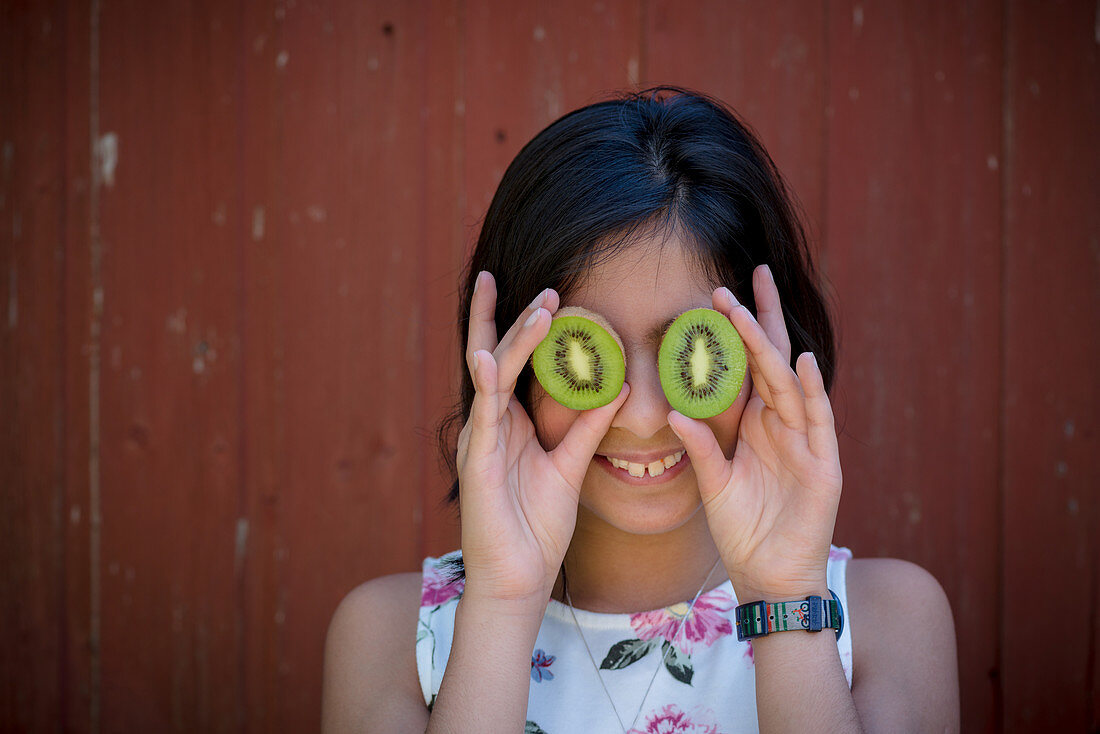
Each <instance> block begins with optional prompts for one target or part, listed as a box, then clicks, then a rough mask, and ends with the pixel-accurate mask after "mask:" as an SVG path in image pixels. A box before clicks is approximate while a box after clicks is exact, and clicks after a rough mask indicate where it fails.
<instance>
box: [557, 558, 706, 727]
mask: <svg viewBox="0 0 1100 734" xmlns="http://www.w3.org/2000/svg"><path fill="white" fill-rule="evenodd" d="M721 560H722V557H721V556H719V557H718V558H717V559H716V560H715V561H714V565H713V566H711V567H710V570H709V571H707V577H706V578H705V579H703V585H702V586H700V587H699V590H698V591H697V592H695V596H694V597H693V598H692V600H691V604H690V605H689V606H688V610H687V613H685V614H684V616H683V617H681V618H680V621H679V622H678V623H677V624H676V631H675V632H673V633H672V639H671V640H669V646H668V647H667V648H665V651H664V653H663V654H662V655H661V659H660V660H659V661H657V669H656V670H654V671H653V676H652V677H650V679H649V685H648V686H646V689H645V693H643V694H642V701H641V703H639V704H638V711H637V712H636V713H635V714H634V718H633V720H631V722H630V730H633V729H634V725H635V724H637V723H638V717H639V716H641V715H642V710H643V709H644V708H645V700H646V698H648V697H649V692H650V690H651V689H652V688H653V683H654V682H655V681H656V680H657V674H658V673H660V672H661V668H662V667H664V665H665V662H666V661H667V659H668V652H669V650H670V649H671V648H672V646H673V645H674V644H676V642H677V641H678V639H679V637H680V630H682V629H683V627H684V622H686V621H687V619H688V617H690V616H691V612H692V610H693V609H695V602H697V601H698V600H699V597H700V596H702V594H703V589H705V588H707V582H708V581H710V576H711V574H713V573H714V569H716V568H718V562H719V561H721ZM561 583H562V591H563V595H564V596H565V603H566V604H567V605H568V606H569V615H570V616H571V617H572V618H573V626H574V627H576V628H577V634H578V635H580V638H581V642H583V643H584V650H585V652H587V653H588V659H589V660H591V661H592V669H593V670H595V671H596V678H598V679H599V681H600V687H601V688H603V694H604V695H605V696H607V702H608V703H610V704H611V710H612V711H614V712H615V718H616V719H618V720H619V728H621V729H622V730H623V734H627V733H628V730H627V728H626V726H625V725H624V724H623V717H622V716H620V715H619V707H618V706H616V705H615V699H613V698H611V692H610V691H608V690H607V684H606V683H604V680H603V676H602V675H601V674H600V666H599V665H596V658H595V657H594V656H593V655H592V648H590V647H589V646H588V640H586V639H585V637H584V632H582V631H581V625H580V623H579V622H577V614H576V612H575V611H574V610H573V600H572V599H571V598H570V597H569V579H568V577H567V576H566V574H565V564H564V563H563V564H562V565H561Z"/></svg>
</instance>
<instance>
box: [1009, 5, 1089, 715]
mask: <svg viewBox="0 0 1100 734" xmlns="http://www.w3.org/2000/svg"><path fill="white" fill-rule="evenodd" d="M1095 10H1096V9H1095V7H1093V6H1092V5H1090V4H1086V3H1071V2H1062V3H1044V4H1041V5H1040V4H1034V3H1019V2H1011V3H1009V5H1008V15H1007V21H1008V22H1007V30H1008V39H1009V41H1008V43H1009V45H1008V48H1007V53H1006V56H1007V64H1006V73H1005V93H1006V95H1007V100H1006V106H1005V130H1006V148H1007V151H1008V160H1007V166H1006V169H1005V187H1004V194H1005V211H1004V215H1005V238H1004V258H1005V263H1004V293H1005V307H1004V314H1003V318H1004V341H1005V344H1004V355H1005V356H1004V359H1005V362H1004V395H1003V413H1002V416H1001V418H1002V421H1003V423H1002V425H1003V446H1004V448H1003V457H1004V463H1003V492H1004V537H1005V543H1004V571H1003V574H1004V598H1003V605H1004V606H1003V608H1004V609H1006V610H1010V611H1009V612H1008V614H1007V615H1006V616H1007V618H1006V620H1005V624H1004V627H1003V633H1002V642H1001V644H1002V653H1001V655H1002V658H1003V661H1004V663H1003V670H1004V722H1005V730H1006V731H1039V730H1045V731H1092V730H1095V728H1096V725H1097V717H1098V713H1097V705H1098V700H1097V697H1096V690H1097V689H1096V686H1097V664H1098V663H1097V653H1098V650H1097V644H1098V640H1097V619H1096V614H1097V606H1096V602H1095V600H1096V598H1097V583H1098V571H1100V533H1098V532H1097V529H1098V528H1100V506H1098V505H1100V497H1098V488H1100V464H1098V461H1097V451H1096V446H1097V439H1098V437H1100V431H1098V429H1100V426H1098V425H1097V416H1100V389H1098V388H1097V380H1096V367H1095V365H1096V363H1097V361H1098V359H1100V348H1098V347H1097V344H1098V343H1100V208H1098V207H1097V201H1098V196H1097V174H1098V172H1100V148H1098V146H1097V143H1096V131H1097V130H1100V54H1098V45H1097V36H1096V27H1097V26H1096V25H1095V23H1096V15H1095ZM1070 599H1079V600H1081V602H1080V603H1079V604H1069V603H1068V600H1070ZM1044 600H1046V601H1045V602H1044ZM1035 603H1039V604H1043V603H1047V604H1052V605H1054V606H1056V607H1057V606H1062V605H1065V606H1067V607H1077V608H1076V609H1071V610H1068V613H1067V614H1066V616H1065V617H1063V618H1057V619H1054V620H1052V621H1050V622H1046V621H1045V620H1044V623H1045V626H1046V630H1047V631H1046V632H1045V633H1044V634H1041V635H1039V636H1036V635H1035V634H1034V633H1033V632H1031V631H1029V627H1031V625H1034V624H1035V622H1036V620H1035V619H1034V617H1032V616H1031V615H1029V614H1028V613H1027V611H1026V608H1027V607H1028V606H1029V605H1031V604H1035ZM1090 614H1091V618H1090Z"/></svg>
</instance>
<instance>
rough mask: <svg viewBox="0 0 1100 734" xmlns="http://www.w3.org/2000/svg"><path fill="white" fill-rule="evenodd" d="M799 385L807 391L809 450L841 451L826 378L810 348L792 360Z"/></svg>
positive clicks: (831, 453)
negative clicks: (794, 360)
mask: <svg viewBox="0 0 1100 734" xmlns="http://www.w3.org/2000/svg"><path fill="white" fill-rule="evenodd" d="M795 368H796V369H797V370H798V377H799V379H800V380H801V381H802V388H803V390H804V391H805V393H806V425H807V439H808V441H809V444H810V451H811V453H813V454H814V456H817V457H819V458H822V459H825V458H834V457H837V456H839V455H840V447H839V445H838V442H837V436H836V422H835V420H834V418H833V406H832V403H831V402H830V400H829V395H828V393H826V392H825V379H824V378H823V377H822V375H821V368H820V367H818V364H817V358H816V357H815V356H814V354H813V352H803V353H802V354H800V355H799V356H798V361H797V362H796V363H795Z"/></svg>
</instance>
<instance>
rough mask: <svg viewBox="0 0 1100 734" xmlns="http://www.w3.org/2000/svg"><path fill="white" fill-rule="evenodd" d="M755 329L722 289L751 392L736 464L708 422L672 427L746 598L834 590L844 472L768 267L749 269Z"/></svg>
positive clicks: (679, 420) (820, 389) (816, 374)
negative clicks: (831, 571)
mask: <svg viewBox="0 0 1100 734" xmlns="http://www.w3.org/2000/svg"><path fill="white" fill-rule="evenodd" d="M753 291H754V293H755V295H756V303H757V306H758V311H759V314H760V321H759V323H758V322H757V320H756V319H755V318H753V316H752V314H751V313H750V312H749V310H748V309H746V308H745V307H744V306H740V305H738V303H737V301H736V300H735V299H734V297H733V294H732V293H731V292H730V291H729V290H728V289H726V288H719V289H717V290H715V292H714V294H713V296H712V299H713V303H714V308H715V310H717V311H720V312H721V313H723V314H725V315H726V316H727V317H728V318H729V319H730V321H731V323H733V326H734V327H735V328H736V329H737V331H738V333H740V334H741V338H742V339H743V340H744V342H745V348H746V351H747V354H748V363H749V370H750V374H751V377H752V392H751V394H750V396H749V400H748V403H747V404H746V405H745V409H744V412H743V413H742V414H741V423H740V426H739V428H738V437H737V445H736V447H735V451H734V455H733V458H732V459H729V460H728V459H726V456H725V454H724V452H723V449H722V446H720V445H719V444H718V441H717V440H716V439H715V437H714V434H713V432H712V431H711V430H710V428H709V426H707V425H706V423H705V422H704V421H701V420H693V419H691V418H688V417H686V416H684V415H682V414H680V413H678V412H676V411H672V412H671V413H670V414H669V418H668V421H669V425H670V426H672V429H673V431H675V432H676V434H677V435H678V436H680V438H681V440H682V441H683V442H684V447H685V449H686V450H687V452H688V455H689V456H690V457H691V463H692V466H693V467H694V469H695V474H696V477H697V480H698V483H699V493H700V495H701V497H702V500H703V507H704V509H705V511H706V514H707V522H708V524H709V525H710V531H711V535H712V536H713V538H714V542H715V544H716V545H717V546H718V550H719V552H720V553H721V555H722V560H723V562H724V563H725V566H726V570H727V571H728V572H729V574H730V579H731V580H732V581H733V584H734V589H735V590H736V592H737V597H738V599H739V600H740V601H741V602H749V601H757V600H760V599H764V600H767V601H784V600H790V599H800V598H805V597H806V596H808V595H810V594H818V595H820V594H822V593H823V592H824V593H826V594H827V593H828V592H827V587H826V583H825V564H826V562H827V561H828V557H829V545H830V543H831V542H832V535H833V525H834V523H835V521H836V512H837V505H838V504H839V502H840V490H841V472H840V455H839V449H838V446H837V436H836V429H835V428H834V425H833V411H832V407H831V405H830V403H829V397H828V395H827V394H826V393H825V385H824V382H823V380H822V376H821V371H820V370H819V368H818V366H817V360H816V359H815V358H814V356H813V354H812V353H809V352H806V353H804V354H801V355H799V357H798V361H797V363H796V368H797V372H796V371H795V370H792V369H791V367H790V363H791V342H790V338H789V337H788V336H787V329H786V326H785V324H784V322H783V312H782V309H781V308H780V302H779V293H778V291H777V289H776V286H775V281H774V280H773V279H772V276H771V271H770V270H769V269H768V268H767V266H760V267H758V268H757V269H756V270H755V272H754V273H753Z"/></svg>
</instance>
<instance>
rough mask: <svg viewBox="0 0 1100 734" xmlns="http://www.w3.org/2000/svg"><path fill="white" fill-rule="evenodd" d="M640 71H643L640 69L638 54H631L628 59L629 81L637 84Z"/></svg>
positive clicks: (627, 76) (627, 71)
mask: <svg viewBox="0 0 1100 734" xmlns="http://www.w3.org/2000/svg"><path fill="white" fill-rule="evenodd" d="M640 73H641V72H640V71H639V66H638V58H637V57H636V56H631V57H630V58H629V59H627V60H626V79H627V81H628V82H630V83H631V84H637V83H638V78H639V75H640Z"/></svg>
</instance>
